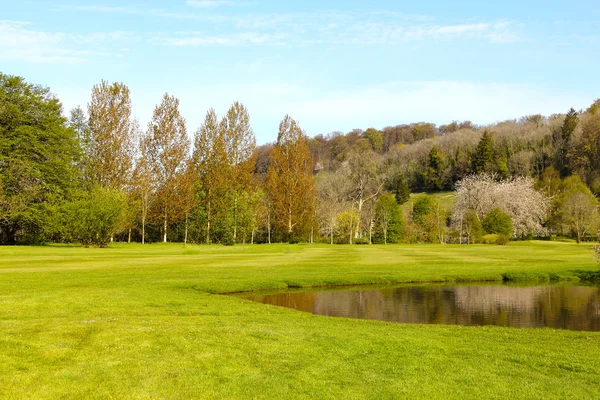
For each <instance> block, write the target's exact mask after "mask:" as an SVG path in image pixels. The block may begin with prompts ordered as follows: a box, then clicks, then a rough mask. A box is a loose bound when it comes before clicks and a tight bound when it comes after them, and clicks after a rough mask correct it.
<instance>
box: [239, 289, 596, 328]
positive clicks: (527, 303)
mask: <svg viewBox="0 0 600 400" xmlns="http://www.w3.org/2000/svg"><path fill="white" fill-rule="evenodd" d="M248 299H250V300H253V301H258V302H262V303H266V304H273V305H277V306H283V307H290V308H295V309H297V310H300V311H306V312H311V313H313V314H319V315H330V316H342V317H350V318H361V319H377V320H384V321H393V322H402V323H417V324H457V325H501V326H512V327H518V328H536V327H545V326H547V327H552V328H560V329H571V330H583V331H600V288H599V287H595V286H574V285H557V286H552V285H549V286H530V287H522V286H503V285H495V286H491V285H490V286H440V285H424V286H403V287H396V288H383V289H376V290H356V289H353V290H347V291H327V292H285V293H277V294H268V295H254V296H250V297H248Z"/></svg>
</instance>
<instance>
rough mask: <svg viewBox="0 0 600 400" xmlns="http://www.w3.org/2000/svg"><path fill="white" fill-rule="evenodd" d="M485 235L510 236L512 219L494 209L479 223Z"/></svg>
mask: <svg viewBox="0 0 600 400" xmlns="http://www.w3.org/2000/svg"><path fill="white" fill-rule="evenodd" d="M481 226H482V228H483V231H484V232H485V233H486V234H494V233H497V234H501V235H504V236H507V237H510V236H511V235H512V218H511V217H510V215H508V214H506V213H505V212H503V211H502V210H500V209H499V208H494V209H493V210H491V211H490V212H489V213H487V215H486V216H485V217H484V218H483V221H482V223H481Z"/></svg>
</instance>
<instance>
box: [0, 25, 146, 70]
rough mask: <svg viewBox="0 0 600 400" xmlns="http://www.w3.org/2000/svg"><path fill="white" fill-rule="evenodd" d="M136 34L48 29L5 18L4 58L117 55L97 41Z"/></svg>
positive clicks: (1, 31) (0, 42)
mask: <svg viewBox="0 0 600 400" xmlns="http://www.w3.org/2000/svg"><path fill="white" fill-rule="evenodd" d="M134 37H135V35H134V34H132V33H130V32H97V33H89V34H66V33H63V32H44V31H38V30H35V29H33V28H32V26H31V24H30V23H28V22H23V21H7V20H3V21H0V60H13V61H14V60H20V61H26V62H35V63H47V62H50V63H54V62H67V63H73V62H83V61H85V60H86V59H88V58H90V57H99V56H115V53H113V52H112V51H106V50H104V49H102V48H99V47H95V46H92V45H94V44H99V43H102V42H109V41H110V42H114V41H120V40H125V39H129V40H130V39H132V38H134ZM83 45H85V46H83Z"/></svg>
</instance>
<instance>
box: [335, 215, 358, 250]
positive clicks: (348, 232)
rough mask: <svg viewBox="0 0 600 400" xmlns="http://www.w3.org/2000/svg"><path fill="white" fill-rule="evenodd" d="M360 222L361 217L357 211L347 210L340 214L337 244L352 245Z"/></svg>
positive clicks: (338, 217)
mask: <svg viewBox="0 0 600 400" xmlns="http://www.w3.org/2000/svg"><path fill="white" fill-rule="evenodd" d="M358 221H359V216H358V213H357V212H356V210H346V211H342V212H341V213H339V214H338V216H337V224H336V226H337V231H336V242H337V243H349V244H352V243H353V240H354V234H355V233H356V225H357V224H358Z"/></svg>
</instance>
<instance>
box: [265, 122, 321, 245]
mask: <svg viewBox="0 0 600 400" xmlns="http://www.w3.org/2000/svg"><path fill="white" fill-rule="evenodd" d="M267 186H268V188H269V193H270V197H271V199H272V202H273V211H274V217H275V221H274V222H275V226H276V227H277V228H278V229H279V230H280V232H281V233H283V234H284V235H285V236H286V237H288V239H291V238H292V237H294V236H296V237H299V236H300V235H302V234H305V233H308V230H309V228H310V225H309V223H310V221H311V219H312V216H313V215H314V210H313V207H314V197H315V181H314V178H313V176H312V160H311V157H310V152H309V150H308V146H307V145H306V136H305V135H304V133H303V132H302V129H301V128H300V126H299V125H298V123H297V122H296V121H295V120H294V119H292V118H291V117H290V116H289V115H286V116H285V118H284V119H283V120H282V121H281V123H280V124H279V134H278V136H277V144H276V145H275V148H274V149H273V151H272V152H271V157H270V165H269V172H268V174H267Z"/></svg>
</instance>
